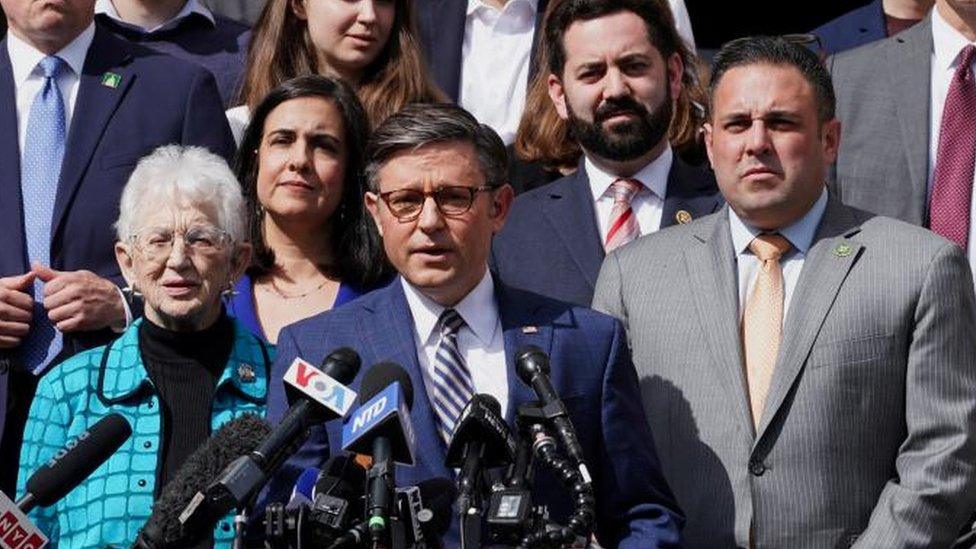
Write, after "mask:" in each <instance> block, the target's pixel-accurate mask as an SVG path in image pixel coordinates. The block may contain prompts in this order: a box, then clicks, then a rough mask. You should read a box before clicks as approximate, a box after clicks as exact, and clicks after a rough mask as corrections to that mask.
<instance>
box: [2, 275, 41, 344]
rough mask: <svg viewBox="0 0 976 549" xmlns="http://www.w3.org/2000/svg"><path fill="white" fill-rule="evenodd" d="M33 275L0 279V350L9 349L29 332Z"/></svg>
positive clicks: (32, 300)
mask: <svg viewBox="0 0 976 549" xmlns="http://www.w3.org/2000/svg"><path fill="white" fill-rule="evenodd" d="M34 276H35V275H34V273H33V272H31V271H27V272H26V273H24V274H21V275H17V276H7V277H3V278H0V349H11V348H13V347H16V346H18V345H20V341H21V340H22V339H23V338H24V337H25V336H26V335H27V332H29V331H30V326H31V324H30V323H31V319H32V318H33V317H34V312H33V311H34V298H32V297H31V295H30V293H29V292H30V289H31V286H33V285H34Z"/></svg>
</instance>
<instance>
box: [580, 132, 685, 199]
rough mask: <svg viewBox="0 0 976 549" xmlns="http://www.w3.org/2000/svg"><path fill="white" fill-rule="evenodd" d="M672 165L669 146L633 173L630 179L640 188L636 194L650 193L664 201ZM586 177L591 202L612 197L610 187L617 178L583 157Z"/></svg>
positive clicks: (671, 153) (671, 154)
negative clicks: (636, 182) (591, 196)
mask: <svg viewBox="0 0 976 549" xmlns="http://www.w3.org/2000/svg"><path fill="white" fill-rule="evenodd" d="M672 163H674V153H673V152H672V151H671V146H670V145H668V146H667V147H665V148H664V152H662V153H661V154H660V155H658V157H657V158H655V159H654V160H652V161H651V163H650V164H648V165H646V166H644V167H643V168H641V169H640V170H638V171H637V173H635V174H634V175H633V176H632V177H631V179H636V180H637V181H640V183H641V185H642V188H641V190H640V191H639V192H638V194H640V193H643V192H646V191H648V190H649V191H650V192H652V193H654V195H655V196H657V197H658V198H660V199H661V200H664V197H665V196H666V195H667V194H668V174H670V173H671V164H672ZM583 166H584V169H585V170H586V176H587V178H589V180H590V191H591V192H592V193H593V201H594V202H599V201H600V199H601V198H603V197H605V196H606V197H612V196H613V193H612V192H611V191H610V185H612V184H613V182H614V181H616V180H618V179H620V178H619V177H618V176H616V175H613V174H609V173H606V172H604V171H602V170H600V168H598V167H597V166H596V164H594V163H593V162H592V161H590V159H589V157H585V156H584V161H583Z"/></svg>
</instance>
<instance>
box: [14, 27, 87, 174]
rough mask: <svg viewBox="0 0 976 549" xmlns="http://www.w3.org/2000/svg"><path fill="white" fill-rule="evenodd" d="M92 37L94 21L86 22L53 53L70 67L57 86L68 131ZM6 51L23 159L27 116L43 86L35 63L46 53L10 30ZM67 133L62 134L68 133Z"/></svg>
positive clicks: (61, 75) (39, 71)
mask: <svg viewBox="0 0 976 549" xmlns="http://www.w3.org/2000/svg"><path fill="white" fill-rule="evenodd" d="M94 38H95V24H94V23H92V24H90V25H88V28H87V29H85V30H83V31H82V32H81V34H79V35H78V36H77V37H75V39H74V40H72V41H71V42H69V43H68V45H66V46H65V47H63V48H61V50H60V51H58V52H57V53H55V54H54V55H56V56H58V57H60V58H61V60H63V61H64V62H65V63H66V64H67V65H68V67H70V69H71V70H66V71H63V72H62V73H61V74H60V76H59V77H58V88H60V89H61V97H62V98H64V128H65V131H66V132H68V131H69V130H70V128H71V116H72V114H74V107H75V100H76V99H77V98H78V82H79V80H80V79H81V77H80V76H79V75H80V74H81V70H82V68H83V67H84V66H85V56H86V55H88V47H89V46H91V43H92V40H93V39H94ZM7 53H8V54H9V55H10V68H11V72H12V73H13V77H14V89H15V90H16V98H17V99H16V100H17V138H18V144H19V145H20V159H21V161H23V159H24V143H25V140H26V138H27V119H28V117H30V110H31V106H32V105H33V104H34V98H35V97H36V96H37V94H38V92H40V91H41V88H42V87H43V86H44V74H43V72H41V69H40V67H38V66H37V64H38V63H40V62H41V59H44V58H45V57H47V55H46V54H44V53H42V52H41V51H39V50H37V49H36V48H34V46H32V45H30V44H28V43H27V42H24V41H23V40H21V39H20V38H18V37H17V35H16V34H14V33H13V32H8V33H7ZM67 135H68V133H65V136H67Z"/></svg>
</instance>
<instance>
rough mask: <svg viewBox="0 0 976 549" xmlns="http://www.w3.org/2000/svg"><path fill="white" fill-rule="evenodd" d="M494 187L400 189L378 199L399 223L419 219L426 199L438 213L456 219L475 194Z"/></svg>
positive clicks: (472, 200)
mask: <svg viewBox="0 0 976 549" xmlns="http://www.w3.org/2000/svg"><path fill="white" fill-rule="evenodd" d="M494 189H495V187H492V186H489V185H482V186H480V187H465V186H461V185H449V186H446V187H440V188H437V189H434V190H433V191H418V190H414V189H400V190H396V191H388V192H385V193H380V198H382V199H383V202H385V203H386V207H387V208H389V209H390V213H392V214H393V217H396V218H397V220H399V221H413V220H415V219H417V218H418V217H420V212H421V211H423V209H424V204H425V203H426V202H427V197H428V196H429V197H432V198H433V199H434V204H436V205H437V209H438V211H440V212H441V215H443V216H444V217H458V216H461V215H464V214H465V213H466V212H467V211H468V210H470V209H471V205H472V204H474V197H475V195H477V193H480V192H487V191H492V190H494Z"/></svg>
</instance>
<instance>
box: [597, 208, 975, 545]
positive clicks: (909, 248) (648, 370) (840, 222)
mask: <svg viewBox="0 0 976 549" xmlns="http://www.w3.org/2000/svg"><path fill="white" fill-rule="evenodd" d="M736 276H737V274H736V258H735V255H734V253H733V250H732V239H731V234H730V231H729V224H728V207H725V208H723V209H722V210H721V211H720V212H718V213H716V214H713V215H710V216H708V217H704V218H701V219H699V220H696V221H694V222H692V223H689V224H687V225H680V226H676V227H673V228H670V229H665V230H663V231H660V232H659V233H655V234H652V235H649V236H646V237H643V238H640V239H638V240H637V241H635V242H633V243H631V244H630V245H627V246H624V247H622V248H620V249H619V250H617V251H616V252H614V253H612V254H610V255H609V256H608V257H607V260H606V261H605V262H604V264H603V269H602V271H601V272H600V277H599V281H598V283H597V288H596V296H595V298H594V307H595V308H596V309H599V310H602V311H605V312H608V313H610V314H612V315H614V316H617V317H618V318H620V319H621V320H622V321H623V322H624V324H625V326H626V327H627V332H628V337H629V340H630V345H631V348H632V351H633V358H634V364H635V366H636V367H637V370H638V374H639V376H640V379H641V381H640V383H641V392H642V397H643V400H644V406H645V409H646V412H647V417H648V419H649V422H650V424H651V427H652V430H653V432H654V441H655V443H656V446H657V451H658V456H659V457H660V459H661V463H662V466H663V469H664V473H665V476H666V478H667V481H668V483H669V484H670V485H671V487H672V488H673V490H674V494H675V496H676V497H677V499H678V504H679V505H680V506H681V508H682V509H683V510H684V511H685V514H686V516H687V524H686V526H685V529H684V535H685V540H686V546H687V547H709V548H712V547H732V546H738V547H748V546H749V539H750V527H751V530H752V534H751V535H752V539H753V540H754V544H753V547H757V548H759V547H763V548H766V547H774V548H779V547H784V548H785V547H789V548H791V549H793V548H806V547H817V548H820V547H838V546H840V547H846V546H848V545H851V544H854V543H855V541H856V546H858V547H883V548H886V549H890V548H897V547H918V548H923V547H925V548H928V547H947V546H948V542H949V540H952V539H954V537H955V534H957V533H958V532H959V529H960V527H961V526H962V524H963V522H964V520H965V519H966V518H967V516H968V513H970V512H971V511H972V509H973V506H974V504H976V439H974V437H973V431H974V430H976V398H974V396H973V395H976V364H974V361H976V309H974V297H973V286H972V282H971V279H970V270H969V266H968V263H967V261H966V258H965V256H964V255H963V253H962V252H961V250H960V249H959V248H958V247H956V246H955V245H953V244H950V243H949V242H947V241H946V240H943V239H942V238H940V237H937V236H935V235H933V234H932V233H930V232H928V231H925V230H923V229H919V228H917V227H913V226H910V225H907V224H905V223H901V222H899V221H895V220H892V219H889V218H884V217H875V216H872V215H871V214H869V213H867V212H864V211H861V210H855V209H853V208H849V207H847V206H844V205H842V204H841V203H840V202H838V201H837V200H836V199H834V198H833V197H831V199H830V200H829V201H828V205H827V210H826V212H825V214H824V218H823V221H822V222H821V224H820V226H819V228H818V230H817V235H816V237H815V239H814V243H813V245H812V247H811V248H810V251H809V254H808V255H807V257H806V260H805V262H804V266H803V270H802V271H801V274H800V279H799V280H798V282H797V286H796V289H795V290H794V294H793V296H792V301H791V304H790V308H789V311H788V314H787V318H786V319H785V322H784V332H783V342H782V345H781V347H780V356H779V360H778V363H777V366H776V370H775V373H774V375H773V380H772V385H771V387H770V392H769V396H768V398H767V401H766V409H765V411H764V413H763V416H762V418H761V422H760V425H759V429H758V434H756V433H754V428H753V424H752V420H751V418H750V413H749V405H748V397H747V394H746V381H745V376H744V368H743V361H742V350H741V345H740V331H739V312H738V311H739V307H738V292H737V282H736Z"/></svg>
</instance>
